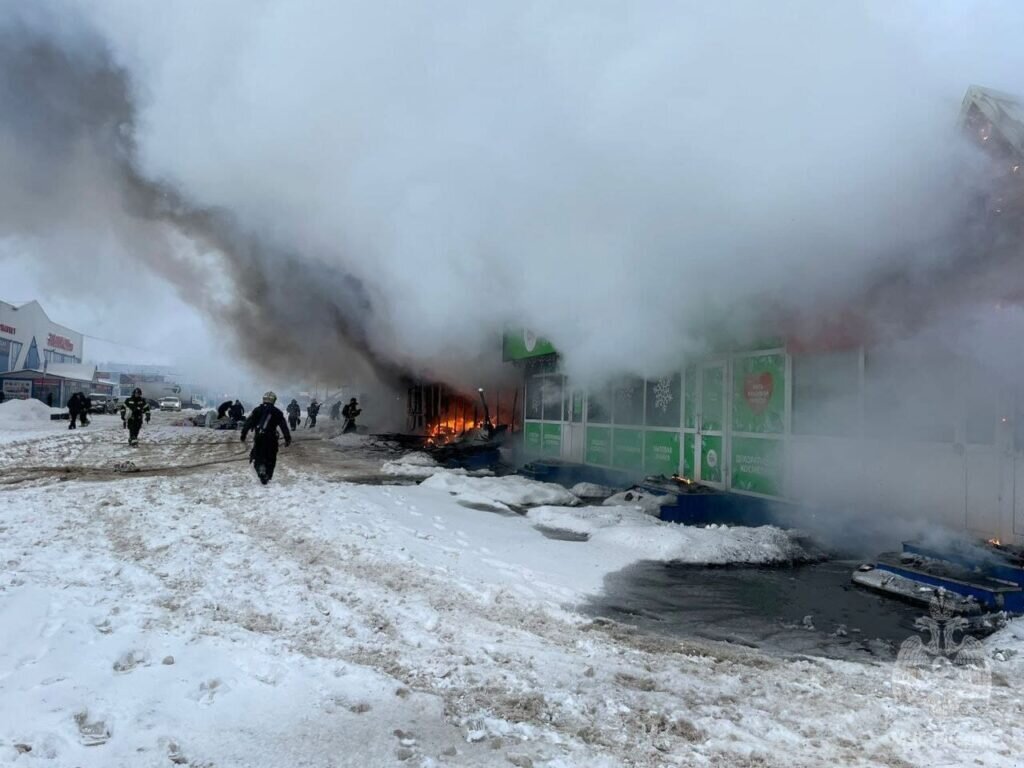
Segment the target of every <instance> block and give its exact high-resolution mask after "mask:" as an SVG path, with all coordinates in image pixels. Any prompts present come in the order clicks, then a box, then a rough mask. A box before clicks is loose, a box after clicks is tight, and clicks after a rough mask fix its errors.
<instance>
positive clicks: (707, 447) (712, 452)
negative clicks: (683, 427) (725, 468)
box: [700, 435, 722, 483]
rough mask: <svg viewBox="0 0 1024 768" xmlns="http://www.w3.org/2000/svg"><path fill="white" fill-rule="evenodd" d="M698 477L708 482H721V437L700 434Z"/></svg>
mask: <svg viewBox="0 0 1024 768" xmlns="http://www.w3.org/2000/svg"><path fill="white" fill-rule="evenodd" d="M700 479H701V480H704V481H705V482H708V483H720V482H722V438H721V437H719V436H717V435H701V438H700Z"/></svg>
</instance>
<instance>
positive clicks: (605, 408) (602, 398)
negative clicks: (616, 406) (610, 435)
mask: <svg viewBox="0 0 1024 768" xmlns="http://www.w3.org/2000/svg"><path fill="white" fill-rule="evenodd" d="M611 421H612V392H611V388H610V387H601V388H600V389H596V390H591V391H590V392H589V393H588V394H587V422H588V423H590V424H610V423H611Z"/></svg>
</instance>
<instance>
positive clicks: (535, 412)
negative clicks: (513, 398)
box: [526, 376, 544, 420]
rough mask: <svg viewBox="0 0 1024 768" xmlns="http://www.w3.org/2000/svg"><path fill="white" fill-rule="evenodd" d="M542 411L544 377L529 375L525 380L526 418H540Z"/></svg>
mask: <svg viewBox="0 0 1024 768" xmlns="http://www.w3.org/2000/svg"><path fill="white" fill-rule="evenodd" d="M543 413H544V377H543V376H531V377H530V378H529V379H527V380H526V418H528V419H538V420H539V419H540V418H541V416H542V415H543Z"/></svg>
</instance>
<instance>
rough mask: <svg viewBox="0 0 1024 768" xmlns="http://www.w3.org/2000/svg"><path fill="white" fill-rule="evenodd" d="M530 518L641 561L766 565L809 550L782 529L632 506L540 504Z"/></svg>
mask: <svg viewBox="0 0 1024 768" xmlns="http://www.w3.org/2000/svg"><path fill="white" fill-rule="evenodd" d="M527 517H528V518H529V519H530V520H531V521H533V522H534V523H535V524H537V525H539V526H542V527H544V528H551V529H554V530H561V531H568V532H570V533H576V534H587V535H589V536H590V539H589V541H590V543H591V544H592V545H598V546H602V547H608V548H611V549H615V550H618V551H620V552H621V553H630V554H631V555H632V556H633V557H635V558H636V559H638V560H660V561H663V562H669V561H673V562H682V563H691V564H695V565H696V564H706V565H727V564H733V563H742V564H747V565H765V564H770V563H788V562H792V561H794V560H806V559H808V558H809V554H808V553H807V552H806V551H805V550H804V549H803V548H802V547H801V546H800V545H799V544H798V543H797V542H796V541H794V540H793V538H792V537H791V536H790V535H789V534H788V533H787V532H786V531H784V530H782V529H781V528H775V527H773V526H769V525H765V526H761V527H759V528H739V527H737V528H730V527H727V526H724V525H722V526H708V527H707V528H693V527H689V526H683V525H676V524H675V523H664V522H662V521H661V520H657V519H655V518H653V517H651V516H650V515H649V514H647V513H646V512H644V511H642V510H640V509H637V508H633V507H628V506H600V507H577V508H575V509H567V508H565V507H553V506H548V507H537V508H536V509H531V510H530V511H529V512H527Z"/></svg>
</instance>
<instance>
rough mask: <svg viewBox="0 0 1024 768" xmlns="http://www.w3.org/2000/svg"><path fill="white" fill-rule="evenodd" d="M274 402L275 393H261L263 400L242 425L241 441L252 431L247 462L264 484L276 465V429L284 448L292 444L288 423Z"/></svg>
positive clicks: (269, 478)
mask: <svg viewBox="0 0 1024 768" xmlns="http://www.w3.org/2000/svg"><path fill="white" fill-rule="evenodd" d="M276 402H277V395H275V394H274V393H273V392H267V393H266V394H265V395H263V402H262V403H261V404H260V405H257V406H256V407H255V408H253V409H252V413H250V414H249V418H248V419H246V420H245V424H244V425H243V426H242V442H243V443H244V442H245V437H246V435H248V434H249V432H250V431H252V432H253V433H254V435H253V440H252V450H251V451H250V452H249V463H250V464H252V465H253V469H255V470H256V475H257V476H258V477H259V479H260V482H261V483H263V484H264V485H266V484H267V483H269V482H270V480H271V478H272V477H273V476H274V467H276V466H277V451H278V448H279V445H278V442H277V431H278V430H281V435H282V436H283V437H284V446H285V448H287V447H288V446H289V445H291V444H292V435H291V432H289V431H288V424H287V423H286V422H285V420H284V414H283V413H281V411H280V409H278V408H277V406H276V405H274V403H276Z"/></svg>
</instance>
